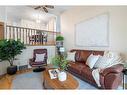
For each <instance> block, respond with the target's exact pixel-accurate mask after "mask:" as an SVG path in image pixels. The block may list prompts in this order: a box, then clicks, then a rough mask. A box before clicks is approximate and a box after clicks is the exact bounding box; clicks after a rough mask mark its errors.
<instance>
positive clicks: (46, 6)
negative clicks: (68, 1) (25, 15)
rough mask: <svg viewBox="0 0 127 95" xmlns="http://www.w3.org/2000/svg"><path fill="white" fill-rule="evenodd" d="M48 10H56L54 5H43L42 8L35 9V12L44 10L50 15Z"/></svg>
mask: <svg viewBox="0 0 127 95" xmlns="http://www.w3.org/2000/svg"><path fill="white" fill-rule="evenodd" d="M48 8H49V9H54V6H52V5H42V6H37V7H34V9H35V10H38V9H43V10H44V11H45V12H46V13H48Z"/></svg>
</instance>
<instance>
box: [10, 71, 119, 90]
mask: <svg viewBox="0 0 127 95" xmlns="http://www.w3.org/2000/svg"><path fill="white" fill-rule="evenodd" d="M42 77H43V76H42V73H35V72H28V73H24V74H20V75H17V76H16V77H15V79H14V80H13V81H12V86H11V89H26V90H27V89H35V90H36V89H43V85H42V81H43V80H42V79H43V78H42ZM74 78H75V79H76V80H78V82H79V86H78V88H77V89H79V90H83V89H84V90H88V89H89V90H98V88H96V87H94V86H92V85H90V84H89V83H87V82H84V81H82V80H80V79H79V78H77V77H75V76H74ZM118 89H120V90H121V89H122V86H119V87H118Z"/></svg>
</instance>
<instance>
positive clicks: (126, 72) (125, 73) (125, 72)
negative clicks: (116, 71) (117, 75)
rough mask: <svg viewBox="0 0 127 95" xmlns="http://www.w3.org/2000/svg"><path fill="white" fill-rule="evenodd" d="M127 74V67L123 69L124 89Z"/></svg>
mask: <svg viewBox="0 0 127 95" xmlns="http://www.w3.org/2000/svg"><path fill="white" fill-rule="evenodd" d="M126 75H127V68H126V69H123V89H125V79H126V78H125V76H126Z"/></svg>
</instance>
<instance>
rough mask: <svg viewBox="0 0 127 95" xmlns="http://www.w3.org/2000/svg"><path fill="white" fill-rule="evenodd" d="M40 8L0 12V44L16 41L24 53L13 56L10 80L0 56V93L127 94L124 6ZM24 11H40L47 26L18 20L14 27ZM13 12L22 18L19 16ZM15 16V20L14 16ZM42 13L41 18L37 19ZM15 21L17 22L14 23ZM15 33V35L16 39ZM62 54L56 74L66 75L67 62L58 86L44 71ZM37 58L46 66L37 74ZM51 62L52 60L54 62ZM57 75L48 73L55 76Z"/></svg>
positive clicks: (8, 8) (1, 9)
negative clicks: (14, 68)
mask: <svg viewBox="0 0 127 95" xmlns="http://www.w3.org/2000/svg"><path fill="white" fill-rule="evenodd" d="M44 6H45V5H42V6H41V5H40V6H37V5H36V6H34V7H33V6H0V14H2V15H0V22H2V23H0V25H1V26H4V30H5V31H4V36H0V38H2V37H3V39H7V40H10V39H13V40H16V41H17V40H18V38H20V40H21V43H23V44H24V45H25V48H23V49H22V50H21V51H22V52H21V53H19V54H18V55H16V57H15V59H14V60H13V61H14V65H17V67H18V70H17V72H16V74H14V75H9V74H6V73H8V71H7V68H8V66H9V63H8V62H7V61H4V59H2V57H1V56H0V57H1V59H2V60H1V62H0V84H1V85H0V88H1V89H11V90H15V89H20V90H21V89H26V90H34V89H36V90H37V89H39V90H41V89H47V90H48V89H57V90H58V89H76V90H80V89H81V90H87V89H88V90H100V89H104V90H105V89H108V90H111V89H113V90H124V89H127V77H126V73H127V72H126V68H127V67H126V64H127V53H126V49H127V45H126V44H125V43H126V39H127V38H126V34H127V32H126V30H127V29H126V24H127V23H126V22H127V21H126V20H127V19H126V17H127V12H126V10H127V6H85V5H83V6H80V5H78V6H75V5H71V6H69V5H65V6H64V5H52V6H53V9H50V8H47V9H46V10H48V13H46V12H44V9H45V7H44ZM46 6H48V5H46ZM50 7H51V6H50ZM27 8H28V9H31V10H34V11H38V9H37V10H36V8H40V9H39V12H40V11H43V12H42V13H44V14H46V15H48V17H49V19H50V20H49V19H48V20H47V22H46V20H45V22H44V23H41V24H40V25H39V23H36V22H37V21H35V20H34V21H35V22H32V21H31V22H30V21H28V20H26V19H22V20H21V19H20V24H19V20H15V19H17V17H20V15H22V14H23V13H25V11H23V10H26V13H28V11H29V10H28V11H27ZM18 11H21V13H20V14H18ZM14 12H15V13H16V12H17V14H15V15H14V14H13V13H14ZM42 13H40V14H41V15H42ZM12 14H13V15H12ZM16 15H18V16H17V17H16ZM23 17H25V15H22V16H21V18H23ZM50 17H51V18H50ZM27 18H29V17H27ZM54 18H55V19H54ZM39 19H40V18H39V15H37V18H36V20H39ZM45 19H47V18H45ZM16 21H17V22H16ZM23 25H24V26H23ZM41 25H42V27H43V28H42V27H41ZM33 26H34V27H33ZM35 26H36V27H35ZM11 28H12V29H11ZM16 29H17V30H16ZM25 29H26V30H25ZM27 29H28V30H27ZM32 29H34V30H35V31H34V30H32ZM38 30H39V31H40V30H43V31H44V32H41V33H42V34H43V33H44V35H45V34H46V33H47V34H48V37H47V40H43V41H42V40H40V38H41V37H42V34H41V35H40V34H37V33H38ZM2 31H3V30H2ZM16 31H18V33H19V34H18V33H17V34H16ZM10 32H12V33H10ZM32 32H33V33H32ZM8 33H10V34H8ZM20 33H22V34H20ZM1 35H3V34H1ZM38 35H39V36H38ZM49 35H50V36H49ZM27 37H29V38H27ZM57 37H61V38H62V43H58V44H60V45H61V44H62V46H59V45H57V40H56V39H57ZM43 38H44V37H43ZM61 38H60V39H61ZM38 39H39V40H38ZM58 39H59V38H58ZM45 41H47V42H45ZM38 49H46V53H45V54H46V55H45V56H44V55H42V54H41V53H40V52H42V53H43V52H45V50H43V51H40V50H39V53H37V54H35V53H36V52H38ZM36 50H37V51H36ZM0 52H1V51H0ZM64 53H66V54H65V55H67V58H66V60H65V59H60V61H62V62H63V63H64V64H63V65H61V69H66V66H65V67H64V65H66V62H69V65H67V70H66V75H65V77H66V79H65V80H64V81H62V77H61V81H60V77H58V76H59V75H57V77H58V78H55V77H56V75H54V78H55V79H51V78H50V77H51V76H52V75H51V76H50V75H49V74H50V71H49V69H50V68H54V67H52V65H59V64H56V63H57V61H56V59H57V57H60V58H61V55H63V54H64ZM1 54H2V53H1ZM34 54H35V55H34ZM57 55H58V56H57ZM59 55H60V56H59ZM36 56H43V58H42V59H43V60H45V58H47V59H46V62H45V63H47V64H46V66H43V67H44V68H40V66H38V67H39V68H34V66H35V64H34V63H33V59H34V58H35V59H36ZM31 58H33V59H32V61H30V59H31ZM53 58H54V59H55V58H56V59H55V60H53ZM62 58H63V57H62ZM92 58H93V60H94V62H93V60H92ZM101 59H103V60H101ZM39 60H40V59H39ZM91 60H92V61H91ZM95 60H96V62H95ZM98 60H99V61H100V60H101V61H100V62H99V61H98ZM89 62H91V63H89ZM51 63H52V64H51ZM97 63H98V64H101V63H104V65H100V66H99V65H98V66H99V67H98V66H97V65H96V64H97ZM108 63H110V64H108ZM84 64H85V65H84ZM95 65H96V66H95ZM62 66H63V67H62ZM91 66H92V67H91ZM34 69H36V70H37V72H36V70H35V72H33V71H34ZM40 69H41V70H42V69H44V70H42V71H41V70H40ZM38 70H40V71H41V72H40V71H39V72H38ZM51 70H54V69H51ZM57 70H58V69H57ZM57 70H55V71H51V72H57ZM57 73H58V72H57ZM35 77H36V78H35ZM65 77H64V78H65ZM20 79H22V81H20ZM56 80H57V81H56ZM4 83H5V84H4ZM24 84H26V86H24ZM33 85H36V86H33Z"/></svg>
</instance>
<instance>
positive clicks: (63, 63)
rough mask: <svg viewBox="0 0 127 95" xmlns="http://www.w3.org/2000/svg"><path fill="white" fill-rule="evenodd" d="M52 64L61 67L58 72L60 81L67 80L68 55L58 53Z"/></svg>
mask: <svg viewBox="0 0 127 95" xmlns="http://www.w3.org/2000/svg"><path fill="white" fill-rule="evenodd" d="M52 64H53V65H54V66H56V67H58V68H59V71H60V72H59V73H58V79H59V80H60V81H65V80H66V78H67V74H66V72H65V70H67V67H68V61H67V60H66V57H65V56H62V55H56V56H55V57H54V58H52Z"/></svg>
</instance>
